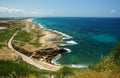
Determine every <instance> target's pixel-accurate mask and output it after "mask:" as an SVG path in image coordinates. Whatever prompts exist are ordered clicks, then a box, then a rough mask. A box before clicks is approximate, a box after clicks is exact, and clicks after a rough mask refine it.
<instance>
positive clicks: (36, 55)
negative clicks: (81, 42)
mask: <svg viewBox="0 0 120 78" xmlns="http://www.w3.org/2000/svg"><path fill="white" fill-rule="evenodd" d="M12 46H13V48H14V49H15V50H17V51H19V52H20V53H22V54H24V55H26V56H28V57H30V56H31V57H32V58H33V59H44V61H46V62H48V63H51V61H52V59H54V58H55V57H57V56H58V55H59V54H61V53H64V52H67V50H65V49H64V48H46V49H40V50H37V51H34V52H29V51H27V50H25V49H23V48H21V47H18V46H15V45H14V44H12Z"/></svg>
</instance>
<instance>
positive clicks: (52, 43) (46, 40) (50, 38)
mask: <svg viewBox="0 0 120 78" xmlns="http://www.w3.org/2000/svg"><path fill="white" fill-rule="evenodd" d="M32 19H33V18H28V19H25V22H26V23H31V24H32V25H33V26H34V27H32V28H34V29H36V28H37V29H38V28H39V29H40V30H41V33H42V34H43V36H42V37H41V38H40V40H39V42H40V43H41V46H40V47H39V48H38V49H39V50H40V49H47V48H48V49H49V48H53V49H55V50H56V49H60V47H59V45H60V44H62V43H63V42H62V41H61V40H62V39H63V38H65V36H63V35H61V34H59V33H56V32H53V31H50V30H47V29H45V28H42V27H41V26H40V24H37V23H35V22H33V21H32ZM66 51H67V50H66ZM59 58H61V54H60V53H59V54H58V55H57V56H55V57H54V58H52V60H51V63H48V62H46V61H44V59H40V60H39V61H38V60H36V59H33V58H32V59H33V60H34V61H35V62H36V63H38V64H40V65H42V66H43V67H46V68H50V69H52V70H59V69H60V68H61V67H62V66H61V65H58V64H55V63H54V62H53V60H57V59H59Z"/></svg>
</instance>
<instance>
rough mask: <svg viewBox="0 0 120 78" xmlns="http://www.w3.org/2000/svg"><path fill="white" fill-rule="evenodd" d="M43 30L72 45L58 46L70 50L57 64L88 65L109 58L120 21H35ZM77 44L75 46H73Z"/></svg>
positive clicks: (70, 19)
mask: <svg viewBox="0 0 120 78" xmlns="http://www.w3.org/2000/svg"><path fill="white" fill-rule="evenodd" d="M33 22H36V23H41V24H42V27H44V28H47V29H51V30H56V31H58V32H61V33H64V34H66V35H67V39H63V41H67V42H69V43H73V44H74V45H66V46H61V47H64V48H68V49H70V50H71V52H70V53H64V54H62V57H61V58H60V59H59V60H57V61H56V63H58V64H64V65H71V64H72V65H88V64H93V63H97V62H99V61H100V60H101V59H102V58H103V57H104V56H106V55H108V54H109V53H110V51H111V50H112V48H113V47H114V45H115V44H116V43H117V42H119V40H120V32H119V31H120V18H80V17H66V18H62V17H61V18H57V17H54V18H52V17H51V18H34V19H33ZM76 43H77V44H76Z"/></svg>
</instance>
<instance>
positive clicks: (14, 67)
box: [0, 60, 54, 78]
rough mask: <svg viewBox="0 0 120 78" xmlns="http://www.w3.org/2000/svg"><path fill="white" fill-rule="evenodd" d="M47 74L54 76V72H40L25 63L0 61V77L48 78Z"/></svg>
mask: <svg viewBox="0 0 120 78" xmlns="http://www.w3.org/2000/svg"><path fill="white" fill-rule="evenodd" d="M46 74H54V72H52V71H46V70H39V69H37V68H35V67H34V66H32V65H29V64H27V63H26V62H24V61H20V62H14V61H9V60H0V77H3V78H6V77H9V78H26V77H27V78H37V77H38V78H46V77H45V75H46Z"/></svg>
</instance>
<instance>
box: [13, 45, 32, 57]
mask: <svg viewBox="0 0 120 78" xmlns="http://www.w3.org/2000/svg"><path fill="white" fill-rule="evenodd" d="M12 46H13V48H14V49H15V50H16V51H19V52H20V53H22V54H24V55H26V56H28V57H29V56H31V55H32V54H33V52H29V51H27V50H25V49H23V48H21V47H18V46H15V45H14V44H12Z"/></svg>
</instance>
